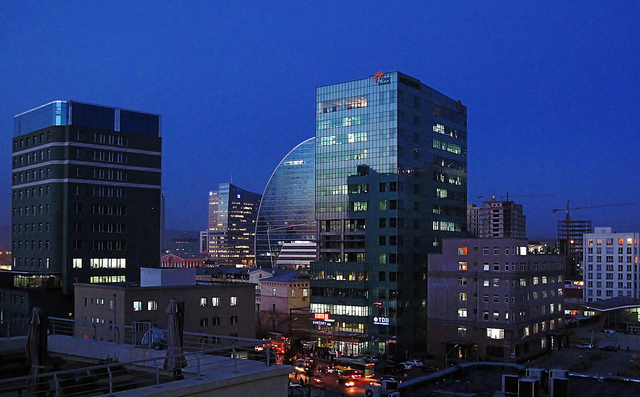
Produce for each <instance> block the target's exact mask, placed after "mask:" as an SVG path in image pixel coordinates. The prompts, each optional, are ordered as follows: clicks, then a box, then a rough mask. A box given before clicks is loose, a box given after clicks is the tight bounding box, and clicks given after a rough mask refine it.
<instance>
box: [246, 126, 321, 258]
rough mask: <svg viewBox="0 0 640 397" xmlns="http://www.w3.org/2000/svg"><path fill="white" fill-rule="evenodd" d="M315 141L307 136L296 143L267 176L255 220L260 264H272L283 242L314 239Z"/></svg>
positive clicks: (257, 254)
mask: <svg viewBox="0 0 640 397" xmlns="http://www.w3.org/2000/svg"><path fill="white" fill-rule="evenodd" d="M315 142H316V138H310V139H307V140H306V141H304V142H302V143H301V144H299V145H298V146H296V147H295V148H294V149H293V150H291V151H290V152H289V153H288V154H287V155H286V156H285V157H284V158H283V159H282V161H280V164H278V167H277V168H276V169H275V171H274V172H273V174H271V178H269V182H268V183H267V186H266V188H265V190H264V194H263V195H262V202H261V203H260V209H259V210H258V220H257V223H256V263H257V265H258V266H259V267H263V268H264V267H272V266H273V264H274V263H275V260H276V257H277V255H278V253H279V252H280V250H281V249H282V246H283V245H284V244H285V243H290V242H293V241H315V240H316V222H315V214H314V201H315V196H314V192H315V185H314V181H315Z"/></svg>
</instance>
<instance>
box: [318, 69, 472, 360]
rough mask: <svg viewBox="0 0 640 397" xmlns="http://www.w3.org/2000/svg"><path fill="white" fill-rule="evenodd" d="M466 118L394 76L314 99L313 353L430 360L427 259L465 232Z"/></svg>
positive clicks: (323, 91) (339, 87) (325, 90)
mask: <svg viewBox="0 0 640 397" xmlns="http://www.w3.org/2000/svg"><path fill="white" fill-rule="evenodd" d="M466 111H467V109H466V107H465V106H463V105H462V104H461V102H460V101H455V100H453V99H451V98H448V97H447V96H445V95H442V94H441V93H439V92H437V91H435V90H433V89H432V88H430V87H428V86H426V85H424V84H423V83H421V82H420V81H419V80H416V79H414V78H412V77H409V76H407V75H404V74H402V73H399V72H393V73H387V74H385V73H382V72H378V73H376V75H375V76H370V77H367V78H365V79H361V80H356V81H351V82H346V83H340V84H334V85H329V86H324V87H319V88H317V89H316V200H315V202H316V219H317V220H318V223H319V225H318V227H319V241H318V243H319V261H318V262H316V263H313V264H312V266H311V269H312V272H311V273H312V275H311V277H312V282H311V287H312V299H311V312H312V315H313V316H314V317H315V320H314V324H315V328H314V329H312V337H313V338H315V339H316V340H317V342H318V344H319V345H320V346H325V347H328V348H329V349H330V350H331V351H334V352H336V353H339V354H350V355H351V354H362V353H370V354H376V353H381V352H387V353H391V354H393V355H394V356H398V355H404V354H407V353H408V352H418V351H425V341H426V338H425V329H426V296H427V295H426V285H427V284H426V266H427V255H428V254H429V253H431V252H439V251H440V249H441V244H442V239H443V238H447V237H458V236H460V235H461V232H463V231H464V230H465V222H466V198H467V181H466V179H467V159H466V158H467V152H466V120H467V116H466Z"/></svg>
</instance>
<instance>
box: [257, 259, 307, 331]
mask: <svg viewBox="0 0 640 397" xmlns="http://www.w3.org/2000/svg"><path fill="white" fill-rule="evenodd" d="M309 295H310V287H309V279H303V278H300V277H299V274H298V272H297V271H295V270H289V271H284V270H278V271H277V272H276V273H275V275H273V276H272V277H269V278H264V279H261V280H260V282H259V287H258V294H257V296H256V311H257V312H258V334H259V335H260V334H262V335H266V334H267V333H270V332H271V333H273V332H277V333H282V334H285V335H290V336H291V335H294V336H297V337H300V338H308V337H309V321H310V320H309Z"/></svg>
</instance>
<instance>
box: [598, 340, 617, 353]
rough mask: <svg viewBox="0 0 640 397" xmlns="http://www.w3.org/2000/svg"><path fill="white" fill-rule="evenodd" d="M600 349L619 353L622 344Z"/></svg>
mask: <svg viewBox="0 0 640 397" xmlns="http://www.w3.org/2000/svg"><path fill="white" fill-rule="evenodd" d="M600 349H601V350H602V351H605V352H617V351H618V350H620V343H619V342H618V343H616V344H615V345H606V346H601V347H600Z"/></svg>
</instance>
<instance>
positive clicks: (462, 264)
mask: <svg viewBox="0 0 640 397" xmlns="http://www.w3.org/2000/svg"><path fill="white" fill-rule="evenodd" d="M458 270H467V262H458Z"/></svg>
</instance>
